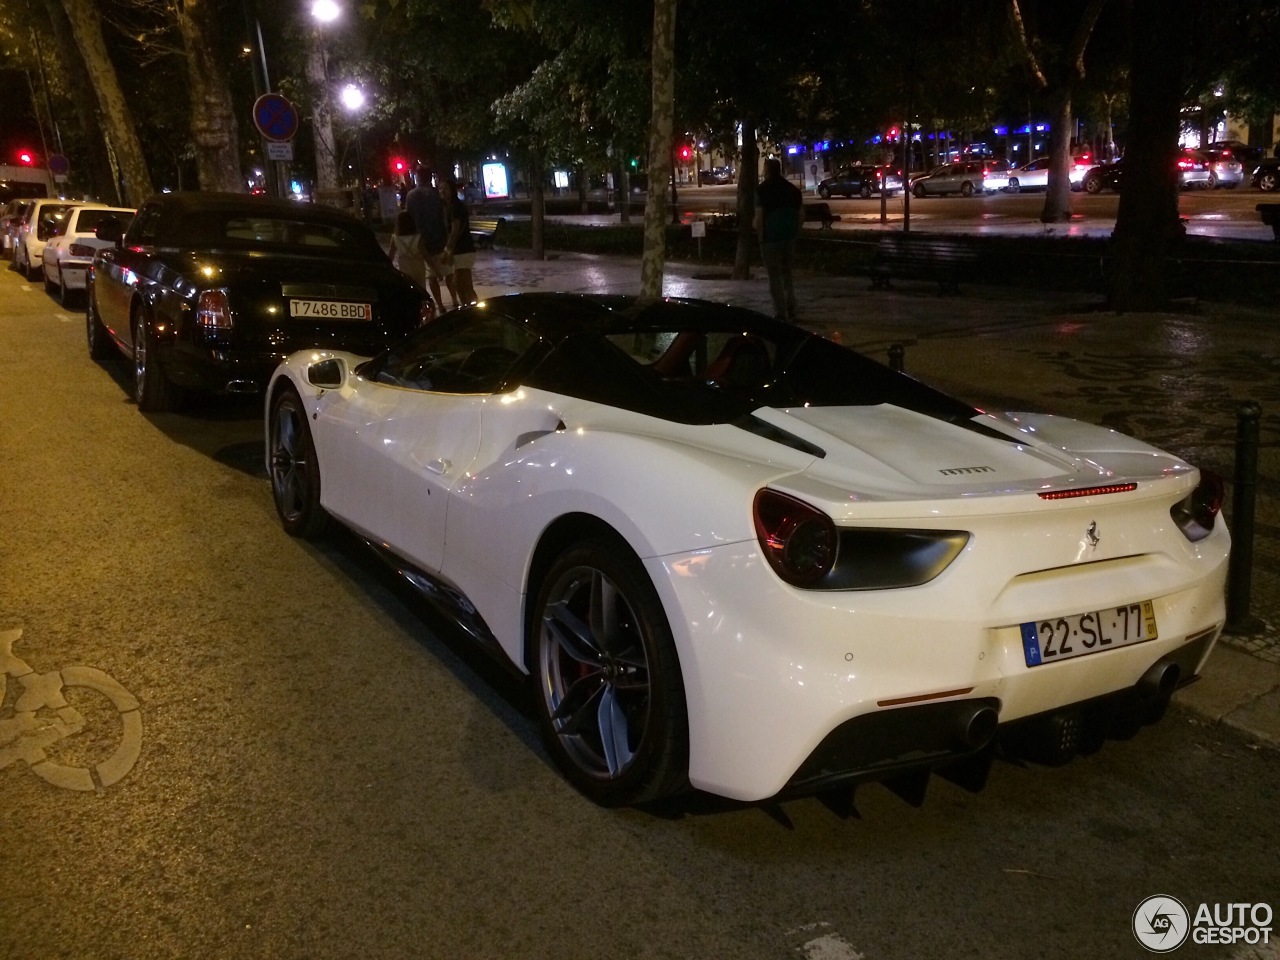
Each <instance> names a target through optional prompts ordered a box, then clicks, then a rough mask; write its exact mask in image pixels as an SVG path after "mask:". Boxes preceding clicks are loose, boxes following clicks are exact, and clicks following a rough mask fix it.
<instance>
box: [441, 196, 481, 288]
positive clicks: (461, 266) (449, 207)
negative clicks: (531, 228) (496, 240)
mask: <svg viewBox="0 0 1280 960" xmlns="http://www.w3.org/2000/svg"><path fill="white" fill-rule="evenodd" d="M440 199H441V201H443V204H444V207H445V221H446V223H447V224H448V226H449V233H448V240H447V241H446V242H445V245H444V252H445V258H446V261H447V262H450V263H452V265H453V282H454V286H455V287H457V291H458V299H460V300H461V301H462V302H463V303H475V302H476V300H477V299H478V298H477V297H476V288H475V285H474V283H473V282H472V278H471V271H472V268H473V267H474V266H475V263H476V242H475V240H474V239H472V236H471V212H470V211H469V210H468V209H467V205H466V204H465V203H464V202H463V200H462V198H461V197H459V196H458V181H457V180H456V179H455V178H454V177H452V176H445V177H443V178H441V180H440ZM449 292H450V293H452V292H453V289H452V288H450V291H449Z"/></svg>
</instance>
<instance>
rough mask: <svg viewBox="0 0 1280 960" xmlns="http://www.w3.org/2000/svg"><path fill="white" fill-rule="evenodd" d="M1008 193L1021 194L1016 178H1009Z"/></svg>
mask: <svg viewBox="0 0 1280 960" xmlns="http://www.w3.org/2000/svg"><path fill="white" fill-rule="evenodd" d="M1009 192H1010V193H1021V192H1022V187H1021V186H1020V185H1019V184H1018V178H1017V177H1010V178H1009Z"/></svg>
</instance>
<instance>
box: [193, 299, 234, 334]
mask: <svg viewBox="0 0 1280 960" xmlns="http://www.w3.org/2000/svg"><path fill="white" fill-rule="evenodd" d="M234 325H235V322H234V320H233V318H232V316H231V304H230V303H229V302H228V300H227V291H225V290H202V291H200V299H199V301H197V304H196V326H198V327H199V328H200V329H201V330H203V331H204V332H205V333H206V334H216V333H223V332H225V331H228V330H230V329H231V328H232V327H233V326H234Z"/></svg>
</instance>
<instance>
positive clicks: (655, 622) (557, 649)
mask: <svg viewBox="0 0 1280 960" xmlns="http://www.w3.org/2000/svg"><path fill="white" fill-rule="evenodd" d="M627 554H629V551H628V550H627V549H626V547H625V545H623V544H619V543H613V542H610V541H589V542H586V543H583V544H580V545H579V546H577V547H575V548H574V549H572V550H570V551H569V552H568V553H566V554H565V555H564V556H563V557H562V558H561V559H560V560H559V561H558V562H557V563H556V564H555V565H554V566H553V567H552V569H551V571H550V572H549V574H548V577H547V579H546V581H545V582H544V588H543V589H542V590H541V591H540V594H539V597H540V599H539V602H538V604H537V606H536V608H535V609H536V610H537V611H538V621H537V622H536V623H535V625H534V631H535V642H534V650H533V654H534V663H533V667H534V670H533V673H534V676H535V678H536V680H537V683H538V685H539V691H538V703H537V707H538V712H539V714H540V715H541V717H542V721H543V730H544V734H545V736H546V739H547V741H548V745H549V747H550V748H551V751H552V754H553V756H554V757H555V759H556V761H557V763H558V764H559V765H560V767H561V768H562V769H563V770H564V771H565V773H566V775H567V776H568V777H569V779H570V780H571V781H572V782H573V783H574V785H575V786H577V787H578V788H579V789H580V790H582V791H583V792H584V793H586V794H587V795H588V796H590V797H591V798H592V799H594V800H595V801H596V802H598V803H604V804H616V803H635V802H639V801H642V800H649V799H653V798H656V797H659V796H663V795H666V794H669V793H672V792H675V791H676V790H678V789H679V788H680V786H681V785H683V783H684V781H685V776H686V772H687V765H688V761H687V756H688V734H687V721H686V719H685V706H684V690H683V684H682V683H681V681H680V668H679V663H678V661H677V658H676V656H675V649H674V644H673V643H672V640H671V636H670V630H669V628H668V626H667V623H666V618H665V616H664V615H663V613H662V608H661V604H660V602H659V601H658V599H657V595H656V594H655V593H654V590H653V586H652V584H650V583H649V581H648V578H647V577H646V576H645V574H644V571H643V568H641V567H640V566H639V562H638V561H634V559H633V558H629V557H628V558H627V559H622V558H621V557H626V555H627Z"/></svg>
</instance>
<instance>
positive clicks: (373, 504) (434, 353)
mask: <svg viewBox="0 0 1280 960" xmlns="http://www.w3.org/2000/svg"><path fill="white" fill-rule="evenodd" d="M531 344H532V341H531V340H530V337H529V335H528V334H527V333H526V332H525V331H524V330H523V329H522V328H520V326H519V325H518V324H516V323H514V322H513V321H510V320H509V319H507V318H506V317H503V316H500V315H498V316H495V315H493V314H492V313H487V312H485V311H484V310H481V309H479V308H469V309H466V310H461V311H455V312H454V313H451V314H449V315H448V316H446V317H444V318H441V319H440V320H437V321H435V322H434V323H432V324H431V325H429V326H428V327H425V328H422V329H421V330H419V331H418V332H417V333H416V334H415V335H414V336H412V337H411V338H410V339H409V340H408V341H407V342H406V343H405V344H404V345H402V346H401V347H399V348H397V349H395V350H392V351H390V352H389V353H388V354H385V355H384V356H383V357H381V358H378V359H377V360H375V361H372V362H371V365H370V367H369V369H368V370H367V371H364V373H365V375H364V376H362V377H360V378H357V379H356V381H355V382H354V384H353V385H352V386H350V387H349V388H347V389H346V390H344V391H342V392H341V393H338V392H335V393H332V394H329V395H327V396H326V397H323V398H321V401H320V404H319V407H318V411H317V413H318V418H317V420H316V421H315V423H314V435H315V439H316V452H317V458H318V460H319V462H320V468H321V475H322V482H321V502H322V503H323V504H324V506H325V508H326V509H327V510H329V511H330V512H331V513H332V514H334V515H335V516H337V517H338V518H339V519H341V520H342V521H343V522H345V523H347V524H349V525H350V526H352V527H354V528H355V529H356V530H358V531H360V532H361V533H363V534H365V535H366V536H368V537H370V538H371V539H373V540H375V541H376V542H381V543H385V544H386V545H387V546H389V547H390V548H391V549H392V550H393V551H395V552H396V553H397V554H399V555H400V556H402V557H404V558H405V559H407V560H409V561H410V562H412V563H413V564H415V565H416V566H419V567H421V568H422V569H423V570H426V571H427V572H432V573H434V572H437V571H439V570H440V567H441V564H442V562H443V559H444V551H445V546H446V537H445V532H446V523H447V516H448V511H449V500H450V495H451V493H452V492H453V491H454V489H455V488H456V487H457V485H458V483H459V482H460V481H461V480H462V479H464V478H465V477H466V476H467V474H468V469H469V468H470V467H471V465H472V463H473V461H474V460H475V456H476V451H477V450H478V448H479V444H480V431H481V424H482V416H483V415H484V412H485V410H486V407H487V406H492V405H494V404H495V403H497V404H500V403H501V400H500V399H495V391H497V390H499V389H500V388H501V387H502V386H503V384H505V382H506V375H507V373H508V371H509V370H510V369H511V368H512V367H513V366H514V364H515V363H516V362H517V361H518V360H519V358H520V357H521V356H522V355H523V354H524V352H525V351H526V350H527V349H528V348H529V347H530V346H531Z"/></svg>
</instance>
